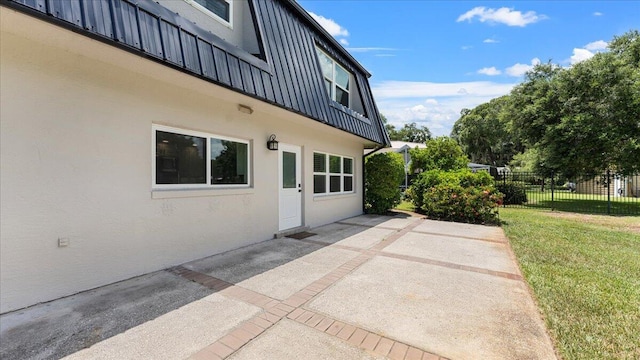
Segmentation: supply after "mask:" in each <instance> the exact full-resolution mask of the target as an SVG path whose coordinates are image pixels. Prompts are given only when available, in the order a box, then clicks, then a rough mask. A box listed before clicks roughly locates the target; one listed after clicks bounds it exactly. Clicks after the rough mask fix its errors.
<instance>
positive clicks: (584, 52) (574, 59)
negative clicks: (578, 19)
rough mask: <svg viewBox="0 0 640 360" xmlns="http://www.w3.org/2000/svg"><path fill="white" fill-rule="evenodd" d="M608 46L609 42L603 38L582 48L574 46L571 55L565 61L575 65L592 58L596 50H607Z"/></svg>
mask: <svg viewBox="0 0 640 360" xmlns="http://www.w3.org/2000/svg"><path fill="white" fill-rule="evenodd" d="M608 46H609V44H607V42H606V41H603V40H598V41H594V42H590V43H588V44H587V45H585V46H584V47H583V48H574V49H573V55H571V57H570V58H569V59H568V60H565V61H567V62H569V63H570V64H571V65H575V64H577V63H579V62H582V61H585V60H587V59H590V58H592V57H593V55H595V54H596V53H597V52H600V51H603V50H607V47H608Z"/></svg>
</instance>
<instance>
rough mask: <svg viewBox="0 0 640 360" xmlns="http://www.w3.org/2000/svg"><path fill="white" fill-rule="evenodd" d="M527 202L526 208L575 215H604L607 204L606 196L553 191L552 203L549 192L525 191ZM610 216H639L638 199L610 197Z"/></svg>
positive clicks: (639, 206) (639, 202)
mask: <svg viewBox="0 0 640 360" xmlns="http://www.w3.org/2000/svg"><path fill="white" fill-rule="evenodd" d="M527 199H528V202H527V203H526V204H525V206H526V207H535V208H546V209H551V208H552V207H553V208H554V209H555V210H559V211H568V212H577V213H587V214H589V213H599V214H606V213H607V211H608V206H609V205H608V202H607V196H606V195H590V194H578V193H571V192H569V191H563V190H559V191H555V192H554V201H553V203H552V201H551V191H550V190H549V191H545V192H540V191H537V190H529V191H527ZM610 199H611V208H610V211H611V214H614V215H640V198H633V197H621V196H611V198H610Z"/></svg>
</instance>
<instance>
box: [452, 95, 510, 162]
mask: <svg viewBox="0 0 640 360" xmlns="http://www.w3.org/2000/svg"><path fill="white" fill-rule="evenodd" d="M509 105H510V104H509V96H502V97H499V98H496V99H493V100H491V101H490V102H488V103H485V104H482V105H479V106H477V107H476V108H474V109H473V110H468V109H463V110H462V112H461V115H462V116H461V117H460V119H459V120H458V121H456V123H455V124H454V125H453V130H452V132H451V137H453V138H454V139H456V140H457V141H458V143H459V144H460V146H462V149H463V150H464V152H465V154H467V156H469V158H470V159H471V161H473V162H475V163H481V164H488V165H493V166H504V165H506V164H508V163H509V161H511V159H512V158H513V156H514V155H515V154H516V153H517V152H518V151H519V150H521V148H522V146H521V145H520V144H519V141H518V140H517V139H515V138H514V136H513V135H512V132H511V131H510V129H509V127H510V125H509V120H510V116H509Z"/></svg>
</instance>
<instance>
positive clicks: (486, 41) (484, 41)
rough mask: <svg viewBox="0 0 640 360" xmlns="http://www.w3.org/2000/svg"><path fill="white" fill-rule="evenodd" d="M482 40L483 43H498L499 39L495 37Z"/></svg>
mask: <svg viewBox="0 0 640 360" xmlns="http://www.w3.org/2000/svg"><path fill="white" fill-rule="evenodd" d="M482 42H483V43H485V44H495V43H499V42H500V41H498V40H496V39H484V40H483V41H482Z"/></svg>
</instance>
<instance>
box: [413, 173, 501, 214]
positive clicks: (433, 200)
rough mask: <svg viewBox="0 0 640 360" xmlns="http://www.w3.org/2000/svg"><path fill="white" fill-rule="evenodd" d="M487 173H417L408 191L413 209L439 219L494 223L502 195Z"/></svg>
mask: <svg viewBox="0 0 640 360" xmlns="http://www.w3.org/2000/svg"><path fill="white" fill-rule="evenodd" d="M493 184H494V182H493V178H492V177H491V175H489V173H487V172H484V171H480V172H477V173H473V172H471V171H470V170H468V169H462V170H457V171H442V170H431V171H427V172H425V173H422V174H420V176H418V179H417V180H416V181H415V182H414V183H413V185H412V186H411V189H410V190H409V196H410V197H411V200H412V202H413V203H414V205H415V207H416V209H417V210H418V211H419V212H422V213H424V214H425V215H427V216H429V217H431V218H434V219H439V220H447V221H457V222H468V223H480V224H495V223H498V222H499V219H498V211H497V209H498V206H500V205H501V204H502V194H501V193H499V192H498V191H497V190H496V188H495V186H494V185H493Z"/></svg>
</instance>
